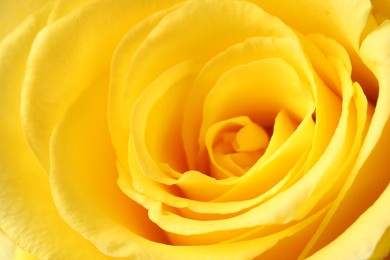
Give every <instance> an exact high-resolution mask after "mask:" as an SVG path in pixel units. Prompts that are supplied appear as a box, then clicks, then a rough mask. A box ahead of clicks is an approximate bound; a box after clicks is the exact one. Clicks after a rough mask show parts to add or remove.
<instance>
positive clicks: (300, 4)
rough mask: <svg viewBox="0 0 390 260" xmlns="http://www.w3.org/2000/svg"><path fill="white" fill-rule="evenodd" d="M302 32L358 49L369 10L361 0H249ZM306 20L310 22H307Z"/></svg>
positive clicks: (366, 2)
mask: <svg viewBox="0 0 390 260" xmlns="http://www.w3.org/2000/svg"><path fill="white" fill-rule="evenodd" d="M251 2H254V3H256V4H258V5H259V6H261V7H262V8H264V10H265V11H267V12H268V13H270V14H272V15H275V16H277V17H279V18H280V19H281V20H283V21H284V22H285V23H286V24H288V25H290V26H292V27H294V28H295V29H297V30H298V31H300V32H303V33H320V34H323V35H325V36H328V37H330V38H333V39H337V40H338V41H340V42H341V43H343V44H345V45H347V46H352V47H353V48H354V49H358V47H359V44H360V40H361V38H360V37H361V33H362V31H363V30H364V28H365V26H366V23H367V19H368V16H369V14H370V11H371V3H370V2H369V1H365V0H355V1H348V0H326V1H321V2H319V1H311V0H298V1H295V0H288V1H281V0H276V1H266V0H251ZM346 10H348V11H346ZM308 21H310V22H308Z"/></svg>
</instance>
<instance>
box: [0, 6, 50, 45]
mask: <svg viewBox="0 0 390 260" xmlns="http://www.w3.org/2000/svg"><path fill="white" fill-rule="evenodd" d="M46 2H49V1H48V0H17V1H16V0H3V1H0V24H1V26H0V41H1V40H2V39H3V38H4V37H5V36H6V35H7V34H8V33H10V32H12V30H14V29H15V28H16V27H17V26H18V25H19V24H20V23H21V22H22V21H23V20H24V19H26V18H27V17H28V16H29V15H30V14H33V13H35V12H36V11H38V10H39V9H40V8H41V7H42V6H43V5H44V4H45V3H46Z"/></svg>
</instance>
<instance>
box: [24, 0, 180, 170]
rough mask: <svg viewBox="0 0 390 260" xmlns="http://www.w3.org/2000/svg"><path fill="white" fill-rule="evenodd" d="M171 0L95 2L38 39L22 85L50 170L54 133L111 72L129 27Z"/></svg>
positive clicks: (35, 139) (32, 134)
mask: <svg viewBox="0 0 390 260" xmlns="http://www.w3.org/2000/svg"><path fill="white" fill-rule="evenodd" d="M172 2H174V0H173V1H164V2H162V1H158V2H156V3H154V2H152V3H151V2H146V1H124V0H119V1H115V2H114V3H113V2H112V1H107V0H98V1H93V2H91V4H87V5H84V6H82V7H81V8H79V9H77V10H75V11H74V12H71V13H70V14H68V15H66V16H65V17H63V18H61V19H58V20H56V21H55V22H53V23H51V24H50V25H48V26H47V27H46V28H45V29H44V30H42V32H41V33H40V34H39V35H38V37H37V39H36V40H35V42H34V44H33V46H32V50H31V55H30V57H29V60H28V68H29V70H28V71H27V73H26V79H25V81H24V86H23V92H22V122H23V126H24V127H25V129H26V130H25V132H26V136H27V139H28V142H29V144H30V145H31V147H32V149H33V151H34V152H35V154H36V156H37V157H38V159H39V161H40V162H41V163H42V165H43V167H44V168H45V170H47V171H48V169H49V143H50V138H51V133H52V131H53V128H54V127H55V126H56V124H58V122H59V120H60V119H61V117H62V116H63V114H64V113H65V111H66V109H67V107H68V106H69V104H70V103H71V102H72V101H73V100H74V99H75V98H76V97H77V96H78V95H79V94H80V93H81V92H82V91H83V90H84V89H85V88H86V87H88V86H89V85H90V84H92V82H94V80H95V79H96V77H97V75H99V74H100V73H102V72H103V71H106V70H107V69H108V67H109V64H110V60H111V57H112V53H113V51H114V48H115V47H116V45H117V44H118V42H119V40H120V38H121V37H122V36H123V34H124V33H125V32H126V31H127V30H128V29H129V28H132V27H133V26H134V24H136V23H138V22H139V21H140V20H142V19H143V18H145V17H147V16H148V15H150V14H151V13H153V12H154V11H156V10H159V9H161V8H164V7H166V6H169V5H170V4H172ZM59 15H60V14H59ZM52 19H55V16H53V17H52ZM92 43H93V44H92Z"/></svg>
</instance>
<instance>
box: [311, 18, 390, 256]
mask: <svg viewBox="0 0 390 260" xmlns="http://www.w3.org/2000/svg"><path fill="white" fill-rule="evenodd" d="M389 46H390V23H389V22H385V23H384V24H382V26H380V27H379V28H378V29H377V30H376V31H374V32H373V33H372V34H370V35H368V36H367V38H366V39H365V40H364V41H363V44H362V48H361V54H362V57H363V60H364V61H365V62H366V63H367V65H368V66H369V67H370V68H371V69H372V71H373V72H374V74H375V75H376V77H377V78H378V81H379V90H380V91H379V97H378V101H377V105H376V110H375V114H374V116H373V119H372V122H371V125H370V129H369V131H368V133H367V137H366V139H365V142H364V144H363V146H362V150H361V153H360V155H359V157H358V158H357V162H356V165H355V167H354V168H353V169H352V170H351V172H352V174H351V176H350V177H349V179H348V180H347V181H346V183H345V185H344V187H343V190H342V191H341V192H340V194H339V196H338V198H337V199H336V201H335V204H334V206H333V209H331V210H330V212H329V213H328V214H329V215H328V217H327V219H328V221H325V225H326V229H325V231H324V232H323V234H322V235H321V237H320V238H319V240H318V241H317V244H316V245H315V247H314V250H313V251H316V249H319V248H321V247H323V246H325V245H326V244H327V243H329V242H331V240H330V238H332V237H333V236H334V235H335V234H340V233H342V232H343V231H344V230H345V229H346V231H345V232H344V233H342V234H341V235H340V236H339V237H338V238H337V239H336V240H334V241H333V242H331V244H329V246H327V247H324V249H323V250H321V251H319V252H318V254H315V255H314V257H324V258H326V259H328V258H329V259H332V258H333V256H336V254H337V255H338V256H340V257H341V258H342V259H354V258H357V259H365V258H369V257H370V256H371V255H373V254H374V253H375V252H374V250H375V247H376V246H377V244H378V243H379V241H380V240H381V238H382V237H383V236H384V234H385V232H386V229H388V228H389V226H390V213H389V209H390V208H389V206H388V205H390V186H389V183H390V168H389V165H388V155H389V153H390V146H389V143H390V121H389V116H390V98H389V97H390V77H389V73H388V72H389V71H390V51H389V50H390V48H389ZM386 187H387V188H386ZM381 193H382V194H381ZM357 201H359V202H360V203H356V202H357ZM366 205H372V206H371V207H370V208H368V209H367V208H366ZM352 213H353V214H352ZM360 215H361V216H360ZM359 216H360V217H359ZM358 217H359V218H358ZM357 218H358V219H357ZM354 219H357V220H356V222H354V223H353V224H352V225H351V226H350V227H348V226H349V225H350V223H351V222H352V221H354ZM322 228H323V227H320V229H322ZM347 228H348V229H347ZM338 252H339V253H340V252H341V253H342V255H340V254H339V253H338Z"/></svg>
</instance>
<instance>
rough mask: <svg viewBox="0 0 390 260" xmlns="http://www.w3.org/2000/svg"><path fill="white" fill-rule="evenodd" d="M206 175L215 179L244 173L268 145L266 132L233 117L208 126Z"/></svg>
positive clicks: (247, 121) (249, 121)
mask: <svg viewBox="0 0 390 260" xmlns="http://www.w3.org/2000/svg"><path fill="white" fill-rule="evenodd" d="M206 143H207V144H206V146H207V151H208V154H209V158H210V165H209V174H210V175H211V176H213V177H215V178H217V179H221V178H227V177H232V176H240V175H242V174H244V173H245V172H246V171H247V170H248V169H249V168H250V167H251V166H252V165H253V164H254V163H255V162H256V161H257V160H258V159H259V157H260V156H261V155H262V154H263V153H264V151H265V149H266V148H267V146H268V143H269V137H268V133H267V132H266V130H264V129H263V128H262V127H261V126H258V125H257V124H256V123H254V122H252V121H251V120H250V119H249V118H248V117H245V116H242V117H236V118H232V119H229V120H224V121H221V122H218V123H216V124H214V125H212V126H211V127H210V128H209V130H208V132H207V134H206Z"/></svg>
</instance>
